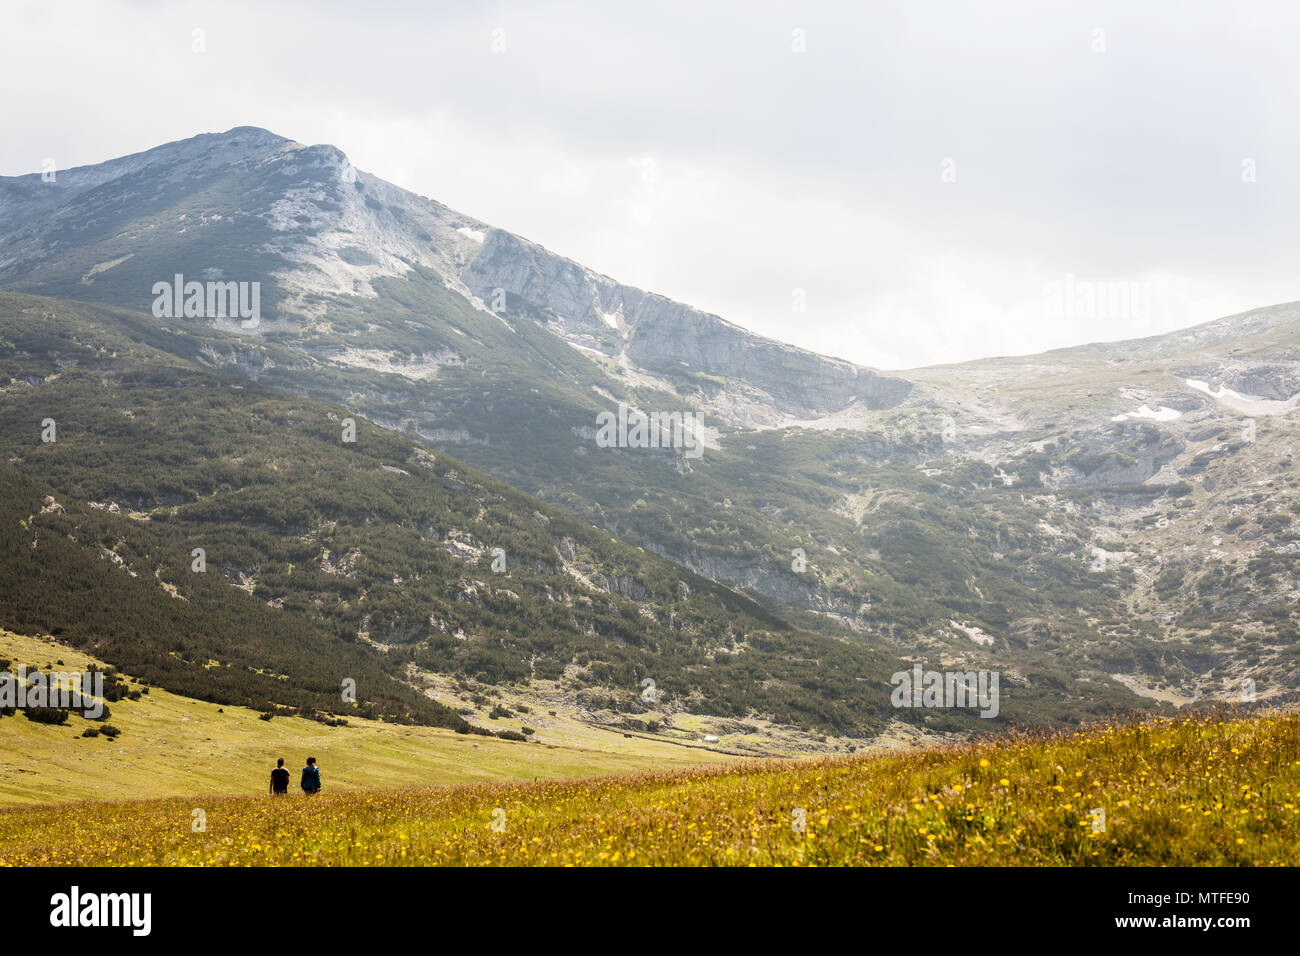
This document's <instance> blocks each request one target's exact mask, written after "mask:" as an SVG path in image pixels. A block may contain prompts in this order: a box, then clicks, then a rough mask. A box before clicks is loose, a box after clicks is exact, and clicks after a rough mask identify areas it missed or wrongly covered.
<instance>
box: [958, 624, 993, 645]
mask: <svg viewBox="0 0 1300 956" xmlns="http://www.w3.org/2000/svg"><path fill="white" fill-rule="evenodd" d="M948 623H949V624H951V625H952V626H953V627H955V628H956V629H957V630H959V631H961V632H962V633H963V634H965V635H966V636H967V637H969V638H970V639H971V640H972V641H974V642H975V643H976V644H979V645H980V646H981V647H992V646H993V635H991V634H986V633H984V630H983V628H979V627H976V626H975V625H974V624H958V623H957V622H956V621H949V622H948Z"/></svg>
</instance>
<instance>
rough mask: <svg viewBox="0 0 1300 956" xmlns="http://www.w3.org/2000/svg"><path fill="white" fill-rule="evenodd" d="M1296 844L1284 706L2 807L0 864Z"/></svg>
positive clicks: (1127, 851) (799, 858) (587, 859)
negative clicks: (660, 761)
mask: <svg viewBox="0 0 1300 956" xmlns="http://www.w3.org/2000/svg"><path fill="white" fill-rule="evenodd" d="M4 723H6V724H9V723H12V721H11V720H6V721H5V722H4ZM533 749H534V748H533V747H532V746H529V750H530V751H531V750H533ZM1298 832H1300V715H1297V714H1295V713H1278V712H1272V713H1264V714H1261V715H1257V716H1253V717H1218V716H1198V717H1189V718H1178V719H1168V718H1162V719H1158V720H1155V721H1151V722H1148V723H1144V724H1133V725H1125V726H1117V727H1098V728H1092V729H1087V730H1084V731H1080V732H1077V733H1074V734H1067V735H1061V736H1053V737H1039V738H1034V737H1021V738H1010V739H1003V740H1001V741H996V742H987V743H981V744H965V745H951V746H946V747H941V748H934V749H928V750H923V751H916V752H911V753H901V754H886V755H878V756H868V757H848V758H843V757H841V758H830V759H824V760H815V761H808V760H804V761H763V762H757V761H755V762H747V763H743V764H736V765H732V766H728V767H717V768H692V769H682V770H671V769H669V770H662V771H660V772H653V773H640V774H632V775H624V776H618V777H604V778H588V779H580V780H565V781H544V782H527V783H517V784H504V785H501V784H498V785H477V786H458V787H449V788H440V789H398V790H384V791H379V790H372V791H354V792H330V793H328V794H325V795H323V796H320V797H314V798H310V797H304V796H302V795H297V794H295V795H291V796H290V797H288V798H278V799H272V798H269V797H218V796H215V795H214V796H210V797H187V798H184V799H168V800H152V801H134V802H121V803H96V804H92V803H87V804H82V805H77V806H69V807H61V808H51V807H21V808H10V809H6V810H2V811H0V864H9V865H19V866H21V865H45V864H65V865H90V864H110V865H124V864H133V865H190V864H200V865H255V866H262V865H336V864H342V865H404V864H405V865H412V864H414V865H428V864H451V865H483V864H489V865H494V864H495V865H610V864H632V865H641V864H652V865H655V864H665V865H736V866H746V865H760V866H767V865H908V866H914V865H946V864H953V865H957V866H966V865H1100V866H1108V865H1226V866H1238V865H1267V866H1277V865H1296V864H1297V863H1300V838H1298V837H1297V833H1298Z"/></svg>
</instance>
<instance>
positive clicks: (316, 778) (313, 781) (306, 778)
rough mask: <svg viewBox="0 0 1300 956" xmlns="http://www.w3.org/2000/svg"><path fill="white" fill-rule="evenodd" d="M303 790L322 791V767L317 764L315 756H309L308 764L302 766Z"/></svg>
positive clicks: (310, 791) (311, 792)
mask: <svg viewBox="0 0 1300 956" xmlns="http://www.w3.org/2000/svg"><path fill="white" fill-rule="evenodd" d="M302 792H303V793H306V794H313V793H320V767H318V766H316V758H315V757H308V758H307V766H305V767H303V768H302Z"/></svg>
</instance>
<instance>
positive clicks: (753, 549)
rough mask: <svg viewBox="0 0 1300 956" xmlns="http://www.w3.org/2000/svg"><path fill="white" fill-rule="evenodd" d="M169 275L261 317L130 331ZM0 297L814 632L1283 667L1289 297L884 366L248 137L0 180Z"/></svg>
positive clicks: (1269, 684)
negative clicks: (685, 429) (527, 504)
mask: <svg viewBox="0 0 1300 956" xmlns="http://www.w3.org/2000/svg"><path fill="white" fill-rule="evenodd" d="M60 190H62V192H60ZM60 197H62V198H60ZM178 273H179V274H183V275H184V276H185V277H186V279H202V278H212V279H216V280H226V281H245V282H261V283H262V284H263V285H262V316H261V319H260V321H259V322H258V323H257V324H256V325H255V326H253V327H246V326H245V325H243V324H241V323H240V322H239V321H237V320H232V319H229V318H220V317H202V316H199V317H191V318H159V319H154V320H152V321H151V320H150V319H149V318H148V317H144V318H142V317H141V313H142V312H147V311H148V309H149V308H150V306H151V304H152V302H153V293H152V290H153V286H154V284H155V283H157V282H160V281H170V279H171V278H172V276H174V275H176V274H178ZM0 283H2V284H3V285H4V286H6V287H8V288H13V289H22V290H28V291H35V292H40V293H44V294H54V295H62V296H67V297H70V298H77V299H83V300H90V301H96V302H104V303H111V304H114V305H118V306H123V307H126V308H129V309H130V310H131V312H130V313H123V314H122V316H121V317H120V318H121V321H123V322H124V323H128V324H129V325H130V327H131V328H132V329H133V330H134V333H133V334H138V335H141V336H148V337H150V341H153V342H156V344H157V346H158V347H159V348H160V349H162V350H164V351H166V352H167V353H168V354H171V355H175V356H178V357H180V358H182V359H184V360H185V361H188V362H192V363H195V364H198V365H202V366H206V367H208V368H211V369H225V370H228V371H231V372H236V373H238V374H240V375H243V376H246V377H247V378H249V379H252V380H254V381H256V382H257V383H259V384H261V385H265V386H270V387H273V388H276V389H278V390H281V391H283V392H288V393H292V394H296V395H301V396H307V397H311V398H314V399H317V400H322V401H325V402H329V403H331V404H334V405H337V406H341V407H343V408H345V409H347V410H348V411H349V412H351V413H353V414H357V415H364V416H366V417H368V418H370V419H372V420H373V421H375V422H377V423H379V424H381V425H384V426H385V427H387V428H389V429H392V430H394V431H397V432H400V433H402V434H404V435H406V436H407V437H409V438H411V439H413V440H416V441H419V442H422V443H424V444H426V445H427V446H429V447H431V448H432V449H434V450H435V451H437V452H438V453H440V454H441V453H451V454H454V455H456V456H457V458H459V459H462V460H464V461H465V462H467V463H468V464H469V465H472V466H475V467H477V468H481V469H483V470H485V471H487V472H490V473H491V474H493V475H494V476H496V477H498V478H500V479H503V480H505V481H507V482H509V483H510V484H511V485H513V486H515V487H516V488H519V489H520V490H522V491H524V492H526V493H529V494H532V495H536V496H537V497H539V498H541V499H543V500H545V501H547V502H549V503H550V504H552V505H555V506H558V507H560V508H562V509H564V510H565V511H567V512H568V513H570V514H572V515H574V516H575V517H577V518H579V519H581V520H583V521H585V522H589V523H591V524H594V525H597V526H599V527H601V528H604V529H605V530H607V531H608V532H611V533H613V534H616V535H618V536H620V537H622V538H624V539H626V540H628V541H631V542H633V543H634V544H636V545H639V546H642V547H644V548H645V549H647V550H648V551H652V552H656V553H658V554H660V555H663V556H665V557H667V558H669V559H671V560H672V561H674V562H677V563H679V564H681V565H684V566H686V567H688V568H690V569H691V570H693V571H694V572H696V573H698V574H700V575H702V576H704V577H706V578H711V579H714V580H717V581H721V582H726V583H729V584H731V585H734V586H738V587H741V588H743V589H745V590H747V591H749V592H750V593H751V594H753V595H756V596H759V597H761V598H764V599H767V600H769V601H775V602H780V604H783V605H785V606H787V607H789V608H791V609H795V610H797V611H811V612H813V613H814V614H816V615H818V617H819V618H820V621H821V623H820V624H817V625H815V626H816V627H817V628H819V629H820V630H822V631H823V632H824V633H825V634H826V635H827V636H829V637H845V638H848V637H853V638H855V639H857V640H866V641H868V642H872V643H874V644H875V645H876V646H888V647H889V648H891V650H892V652H893V653H895V654H898V655H901V656H904V657H906V658H909V659H915V660H920V661H923V662H926V663H927V664H930V665H935V666H938V665H940V664H942V665H944V666H963V667H976V666H979V667H989V668H996V669H1000V670H1001V671H1003V672H1005V673H1006V674H1007V675H1008V677H1009V679H1011V680H1013V681H1015V682H1016V683H1015V684H1014V685H1013V686H1017V687H1023V688H1026V689H1032V693H1034V694H1042V695H1044V697H1045V698H1046V697H1051V698H1053V699H1054V700H1055V701H1056V703H1057V705H1058V706H1059V708H1060V710H1059V712H1058V713H1059V714H1061V715H1066V714H1073V715H1075V716H1078V715H1079V714H1081V713H1084V712H1086V711H1088V710H1089V709H1090V708H1102V709H1104V708H1107V707H1114V706H1123V705H1132V704H1137V703H1139V702H1140V698H1138V697H1134V696H1133V694H1132V693H1130V690H1133V691H1137V692H1138V693H1140V694H1141V695H1144V697H1145V699H1146V700H1148V701H1156V700H1159V699H1165V700H1171V701H1182V700H1192V699H1198V698H1201V697H1205V696H1212V697H1213V696H1218V697H1230V698H1234V699H1235V696H1236V695H1238V694H1239V692H1240V684H1241V681H1243V680H1246V679H1250V680H1253V681H1255V682H1256V684H1257V686H1258V689H1259V692H1260V693H1261V694H1264V695H1270V694H1275V693H1280V692H1281V691H1282V690H1284V689H1285V688H1286V687H1288V686H1291V684H1290V682H1292V681H1293V679H1294V677H1295V675H1296V659H1295V644H1296V638H1295V634H1296V631H1295V628H1296V624H1297V619H1296V616H1295V613H1294V605H1295V598H1296V594H1295V591H1294V589H1293V587H1292V585H1291V583H1290V582H1291V581H1292V580H1293V576H1292V575H1290V573H1289V569H1290V564H1289V562H1290V560H1291V557H1290V556H1291V554H1292V552H1293V548H1294V543H1293V542H1292V541H1291V538H1290V537H1289V534H1290V532H1289V531H1288V530H1287V529H1288V528H1289V515H1290V514H1291V513H1293V509H1294V507H1295V502H1296V498H1295V483H1294V479H1293V478H1292V477H1291V474H1290V469H1289V464H1288V462H1289V456H1288V454H1287V453H1285V449H1286V448H1287V447H1288V446H1289V443H1290V441H1291V439H1292V437H1293V435H1292V433H1293V431H1294V428H1295V425H1294V422H1295V420H1296V419H1295V417H1294V416H1293V415H1292V414H1291V413H1292V410H1293V409H1294V408H1295V405H1296V398H1295V396H1296V394H1297V393H1298V392H1300V385H1297V382H1296V378H1295V374H1294V371H1293V370H1294V361H1295V358H1296V352H1297V346H1298V345H1300V332H1298V330H1297V325H1296V322H1295V311H1294V309H1293V308H1292V307H1276V308H1275V309H1272V310H1260V311H1259V312H1257V313H1251V314H1248V315H1246V316H1241V317H1232V318H1229V319H1224V320H1220V321H1219V322H1217V323H1211V324H1209V325H1207V326H1202V327H1200V328H1199V329H1195V330H1187V331H1185V332H1180V333H1173V334H1171V335H1169V336H1162V337H1157V338H1154V339H1147V340H1138V341H1135V342H1132V343H1121V344H1114V345H1106V346H1086V347H1082V348H1079V349H1072V350H1062V351H1060V352H1054V353H1048V354H1046V355H1042V356H1033V357H1026V358H1022V359H995V360H988V361H985V362H978V363H967V364H965V365H961V366H954V367H947V368H943V369H920V370H913V371H911V372H906V373H896V374H882V373H878V372H874V371H871V370H868V369H861V368H858V367H856V366H853V365H851V364H850V363H846V362H841V361H839V360H835V359H827V358H824V357H821V356H816V355H812V354H811V353H807V352H803V351H801V350H798V349H794V348H791V347H789V346H784V345H780V344H779V343H774V342H771V341H769V340H764V339H760V338H759V337H756V336H751V335H749V334H748V333H745V332H744V331H743V330H741V329H739V328H738V327H736V326H734V325H731V324H729V323H726V322H724V321H723V320H721V319H719V318H718V317H716V316H708V315H705V314H703V313H700V312H698V311H696V310H693V309H690V308H689V307H687V306H684V305H681V304H678V303H673V302H671V301H669V300H667V299H663V298H662V297H658V296H654V295H650V294H647V293H643V292H640V291H639V290H635V289H631V288H629V287H626V286H623V285H620V284H619V283H617V282H616V281H615V280H612V279H609V278H607V277H604V276H600V275H597V274H596V273H593V272H591V271H590V270H587V269H584V268H583V267H581V266H580V265H578V264H577V263H573V262H571V261H569V260H565V259H562V258H561V257H558V256H555V255H553V254H551V253H549V252H547V251H546V250H544V249H542V248H540V247H538V246H536V245H535V244H533V243H530V242H528V241H526V240H524V239H521V238H519V237H516V236H512V235H510V234H509V233H506V232H503V231H501V230H497V229H493V228H492V227H490V226H488V225H487V224H485V223H482V222H479V221H477V220H474V219H471V218H469V217H466V216H463V215H461V214H459V213H456V212H454V211H452V210H449V209H447V208H446V207H444V206H441V205H440V204H438V203H436V202H433V201H431V200H427V199H424V198H422V197H418V196H415V195H413V194H411V193H409V192H406V191H404V190H401V189H398V188H397V187H394V186H391V185H389V184H387V183H384V182H382V181H381V180H378V179H377V178H375V177H373V176H370V175H368V174H366V173H364V172H360V171H358V170H356V169H354V168H353V167H352V166H351V164H350V163H349V162H348V161H347V159H346V157H345V156H344V155H343V154H342V153H341V152H340V151H339V150H337V149H335V148H334V147H326V146H311V147H308V146H302V145H300V144H296V143H292V142H290V141H288V140H285V139H282V138H281V137H277V136H274V135H272V134H269V133H266V132H265V131H260V130H250V129H238V130H232V131H230V132H229V133H226V134H220V135H215V136H205V137H197V138H195V139H193V140H188V141H184V142H182V143H177V144H169V145H168V146H164V147H159V148H158V149H156V150H151V151H150V152H148V153H145V154H141V155H140V156H137V157H128V158H126V159H124V160H120V161H116V162H115V163H109V164H103V165H101V166H99V167H90V168H87V169H84V170H76V171H71V172H68V173H60V174H59V181H58V182H57V183H55V184H46V183H42V182H40V181H39V178H38V177H20V178H18V179H10V180H2V181H0ZM1189 382H1197V383H1201V384H1202V385H1203V386H1204V388H1201V387H1200V386H1197V385H1191V384H1188V383H1189ZM1225 387H1226V388H1228V389H1229V390H1230V392H1231V393H1232V394H1229V393H1228V392H1224V391H1223V389H1224V388H1225ZM1234 396H1235V397H1234ZM1242 396H1244V397H1242ZM620 403H624V404H626V405H629V406H631V407H633V408H639V409H642V410H645V411H647V412H656V411H657V412H674V411H675V412H701V413H703V415H704V428H702V429H700V433H701V436H702V437H703V439H704V442H705V449H704V453H703V455H702V456H701V457H699V458H692V457H688V456H686V455H685V454H683V452H682V449H681V448H676V449H674V448H605V447H601V446H600V445H599V444H598V443H597V441H596V436H597V423H598V417H597V416H599V415H600V414H601V413H603V412H612V411H614V410H615V409H617V407H618V405H619V404H620ZM1269 403H1272V404H1269ZM1144 406H1146V407H1145V410H1144ZM1160 409H1166V411H1161V410H1160ZM1171 412H1172V413H1177V417H1176V418H1170V417H1169V415H1170V413H1171ZM1252 414H1253V415H1256V430H1255V433H1254V439H1255V440H1254V441H1252V442H1250V443H1249V444H1248V447H1247V443H1241V442H1235V441H1233V440H1232V436H1233V435H1234V434H1239V433H1240V431H1241V429H1242V428H1243V427H1244V422H1243V418H1244V417H1245V416H1247V415H1252ZM397 467H401V466H400V465H398V466H397ZM1252 469H1253V470H1252ZM1261 481H1262V482H1267V484H1263V485H1261V484H1259V483H1260V482H1261ZM1207 482H1208V483H1207ZM1234 509H1235V511H1234ZM1216 538H1217V539H1218V540H1219V543H1218V544H1214V543H1212V542H1214V541H1215V539H1216ZM1223 542H1230V543H1232V546H1231V547H1230V548H1227V549H1225V548H1224V547H1223ZM1217 552H1221V553H1217ZM1201 565H1206V568H1205V569H1204V570H1202V569H1201V567H1200V566H1201ZM1180 568H1181V575H1180ZM1193 570H1195V573H1193ZM800 620H801V621H803V622H805V624H806V621H807V619H806V618H800ZM1237 622H1240V623H1241V627H1229V626H1228V625H1230V624H1234V623H1237ZM1225 628H1226V629H1225Z"/></svg>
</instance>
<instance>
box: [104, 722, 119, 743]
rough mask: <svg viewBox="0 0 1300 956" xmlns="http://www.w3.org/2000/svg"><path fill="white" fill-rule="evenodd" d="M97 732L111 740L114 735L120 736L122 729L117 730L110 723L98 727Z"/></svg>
mask: <svg viewBox="0 0 1300 956" xmlns="http://www.w3.org/2000/svg"><path fill="white" fill-rule="evenodd" d="M99 732H100V733H101V734H103V735H104V736H105V737H107V738H109V739H110V740H112V739H113V738H114V737H118V736H120V735H121V733H122V731H120V730H118V729H117V728H116V727H114V726H113V725H112V724H105V725H104V726H103V727H100V728H99Z"/></svg>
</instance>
